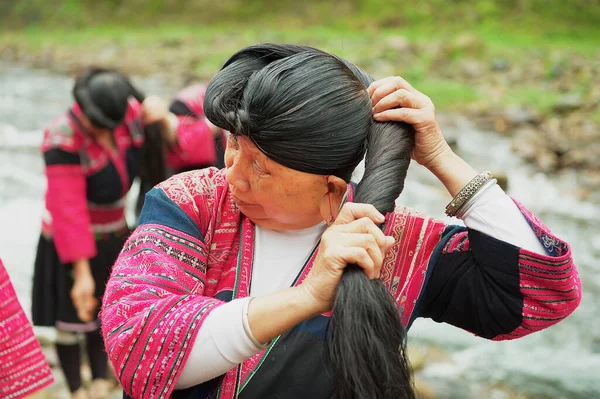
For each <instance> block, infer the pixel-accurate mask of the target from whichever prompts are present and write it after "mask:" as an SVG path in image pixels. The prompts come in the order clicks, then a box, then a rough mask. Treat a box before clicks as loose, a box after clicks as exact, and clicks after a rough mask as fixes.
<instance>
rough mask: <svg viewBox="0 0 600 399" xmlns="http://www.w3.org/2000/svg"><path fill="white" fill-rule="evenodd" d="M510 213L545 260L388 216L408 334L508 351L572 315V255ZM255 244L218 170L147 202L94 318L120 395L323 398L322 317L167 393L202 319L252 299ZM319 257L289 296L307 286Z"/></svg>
mask: <svg viewBox="0 0 600 399" xmlns="http://www.w3.org/2000/svg"><path fill="white" fill-rule="evenodd" d="M349 189H350V192H352V186H350V187H349ZM349 200H350V201H351V200H352V195H350V198H349ZM517 205H518V206H519V208H520V209H521V211H522V213H523V215H524V216H525V217H526V218H527V220H528V221H529V223H530V224H531V226H532V227H533V229H534V231H535V233H536V235H537V236H538V237H539V238H540V241H541V242H542V244H544V246H545V249H546V251H547V252H548V255H540V254H535V253H533V252H531V251H527V250H524V249H521V248H518V247H515V246H514V245H511V244H508V243H505V242H503V241H499V240H496V239H494V238H492V237H489V236H487V235H485V234H483V233H480V232H478V231H476V230H468V229H466V228H464V227H460V226H448V225H446V224H444V223H443V222H441V221H439V220H435V219H432V218H430V217H427V216H426V215H422V214H420V213H418V212H415V211H413V210H411V209H408V208H405V207H398V208H397V209H396V210H395V211H394V212H393V213H390V214H388V215H387V222H386V234H388V235H392V236H394V237H395V239H396V245H395V246H394V247H393V249H392V250H390V251H389V252H388V254H387V256H386V258H385V261H384V266H383V269H382V276H381V279H382V281H383V282H384V284H385V285H386V286H387V288H388V290H389V291H390V293H391V294H392V296H393V297H394V298H395V299H396V301H397V303H398V309H399V311H400V314H401V318H402V321H403V322H404V324H405V325H407V326H410V324H411V322H412V321H413V320H414V319H415V318H417V317H430V318H432V319H434V320H436V321H439V322H447V323H451V324H453V325H456V326H458V327H460V328H463V329H466V330H468V331H471V332H473V333H475V334H477V335H479V336H482V337H485V338H489V339H494V340H502V339H512V338H518V337H520V336H523V335H526V334H529V333H532V332H535V331H539V330H541V329H543V328H546V327H548V326H550V325H552V324H555V323H557V322H558V321H560V320H562V319H563V318H565V317H566V316H567V315H568V314H570V313H571V312H572V311H573V310H574V309H575V308H576V307H577V305H578V303H579V301H580V295H581V284H580V281H579V277H578V274H577V271H576V269H575V267H574V265H573V261H572V258H571V253H570V248H569V246H568V244H567V243H565V242H564V241H562V240H560V239H558V238H556V237H555V236H553V235H552V234H551V233H550V231H549V230H548V229H547V228H546V227H545V226H544V225H542V224H541V223H540V222H539V221H538V220H537V219H536V218H535V217H534V216H533V215H531V214H530V213H529V212H528V211H527V210H526V209H524V208H523V207H522V206H520V205H519V204H517ZM254 231H255V230H254V226H253V224H252V222H251V221H250V220H249V219H247V218H246V217H244V216H243V215H242V214H241V213H240V212H239V210H238V209H237V208H236V207H235V205H234V202H233V200H232V197H231V193H230V192H229V189H228V185H227V183H226V181H225V176H224V171H219V170H217V169H214V168H212V169H205V170H201V171H193V172H189V173H184V174H181V175H177V176H174V177H173V178H171V179H169V180H168V181H166V182H165V183H163V184H161V185H160V186H158V187H157V188H155V189H153V190H152V191H151V192H150V193H149V194H148V196H147V199H146V205H145V207H144V211H143V212H142V215H141V217H140V222H139V227H138V228H137V229H136V231H135V232H134V233H133V235H132V236H131V237H130V238H129V240H128V242H127V244H126V245H125V247H124V249H123V252H122V253H121V255H120V257H119V259H118V260H117V263H116V264H115V267H114V269H113V272H112V276H111V278H110V280H109V283H108V286H107V290H106V295H105V297H104V301H103V311H102V312H103V313H102V321H103V327H102V328H103V334H104V337H105V340H106V346H107V352H108V354H109V358H110V360H111V361H112V363H113V365H114V367H115V370H116V372H117V375H118V376H119V379H120V381H121V383H122V385H123V388H124V390H125V392H126V393H127V394H128V395H130V396H131V397H133V398H169V397H177V398H179V397H189V398H192V397H193V398H234V397H240V398H257V397H275V396H277V397H286V398H306V397H311V398H329V397H331V395H332V393H333V381H331V380H330V377H329V374H328V373H327V372H326V369H325V368H326V367H327V365H326V360H325V359H326V357H325V350H326V347H325V342H326V339H327V335H326V326H327V322H328V319H329V318H328V316H327V315H320V316H317V317H315V318H313V319H310V320H307V321H304V322H302V323H300V324H299V325H298V326H296V327H294V328H293V329H292V330H290V331H288V332H286V333H285V334H283V335H281V336H279V337H277V338H276V339H274V340H273V342H272V343H271V345H270V346H269V347H268V348H267V349H265V350H263V351H261V352H260V353H258V354H256V355H255V356H253V357H251V358H249V359H248V360H246V361H244V362H243V363H241V364H240V365H238V366H236V367H234V368H233V369H231V370H229V371H228V372H227V373H226V374H225V375H223V376H222V377H220V378H217V379H215V380H212V381H208V382H206V383H204V384H201V385H199V386H196V387H194V388H192V389H189V390H187V391H174V385H175V382H176V381H177V379H178V376H179V374H180V373H181V370H182V366H183V364H184V363H185V361H186V359H187V356H188V354H189V350H190V347H191V345H192V343H193V342H194V340H195V337H196V334H197V332H198V330H199V327H200V326H201V325H202V323H203V321H204V319H205V318H206V316H207V315H208V314H209V313H210V312H211V311H212V309H214V308H215V307H218V306H220V305H222V304H223V303H225V302H228V301H231V300H232V299H234V298H242V297H246V296H248V294H249V288H250V284H251V276H252V268H253V264H252V262H253V258H254V245H253V244H254V240H255V236H254ZM317 251H318V247H317V248H315V250H314V251H313V253H312V255H311V256H310V258H309V261H308V262H307V263H306V264H305V265H304V267H303V268H302V269H301V271H300V273H299V274H298V276H297V278H296V280H295V281H294V285H298V284H300V283H301V282H302V281H303V279H304V278H305V277H306V275H307V274H308V272H309V271H310V269H311V266H312V262H313V260H314V257H315V255H316V252H317ZM306 381H311V383H310V384H307V383H306Z"/></svg>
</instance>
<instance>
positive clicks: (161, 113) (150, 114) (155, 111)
mask: <svg viewBox="0 0 600 399" xmlns="http://www.w3.org/2000/svg"><path fill="white" fill-rule="evenodd" d="M168 117H169V108H168V107H167V103H166V102H165V101H164V100H163V99H162V98H160V97H158V96H148V97H146V99H145V100H144V102H143V103H142V120H143V122H144V125H149V124H151V123H154V122H161V123H167V119H168Z"/></svg>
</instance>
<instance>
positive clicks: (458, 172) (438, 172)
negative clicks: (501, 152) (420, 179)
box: [425, 147, 478, 197]
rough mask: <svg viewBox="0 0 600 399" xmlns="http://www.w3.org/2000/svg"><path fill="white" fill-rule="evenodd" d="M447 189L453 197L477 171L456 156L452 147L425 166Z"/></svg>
mask: <svg viewBox="0 0 600 399" xmlns="http://www.w3.org/2000/svg"><path fill="white" fill-rule="evenodd" d="M425 167H427V169H429V170H430V171H431V173H433V174H434V175H435V176H436V177H437V178H438V179H439V180H440V181H441V182H442V184H443V185H444V186H445V187H446V189H447V190H448V192H449V193H450V195H451V196H452V197H454V196H455V195H456V194H458V192H459V191H460V190H461V189H462V188H463V187H464V186H466V185H467V184H468V183H469V182H470V181H471V180H472V179H473V178H474V177H475V176H476V175H477V173H478V172H477V171H476V170H475V169H473V167H472V166H471V165H469V164H468V163H467V162H465V161H464V160H463V159H462V158H461V157H459V156H458V155H456V154H455V153H454V152H453V151H452V150H451V149H450V147H448V148H447V150H445V151H444V152H442V153H440V154H439V155H438V156H436V157H435V158H434V159H432V160H431V162H430V163H429V164H427V165H425Z"/></svg>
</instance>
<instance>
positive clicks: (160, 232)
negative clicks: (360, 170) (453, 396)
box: [102, 44, 581, 399]
mask: <svg viewBox="0 0 600 399" xmlns="http://www.w3.org/2000/svg"><path fill="white" fill-rule="evenodd" d="M204 111H205V112H206V116H207V117H208V119H209V120H210V121H211V122H212V123H214V124H215V125H217V126H219V127H221V128H223V129H225V130H227V131H229V132H230V133H231V134H230V136H229V138H228V143H227V150H226V154H225V164H226V168H225V169H222V170H218V169H216V168H208V169H204V170H195V171H191V172H186V173H182V174H179V175H176V176H174V177H172V178H170V179H169V180H167V181H165V182H163V183H161V184H160V185H158V186H157V187H155V188H154V189H152V190H151V191H150V192H149V193H148V194H147V196H146V204H145V205H144V209H143V211H142V214H141V216H140V221H139V225H138V227H137V228H136V230H135V231H134V232H133V234H132V236H131V237H130V238H129V240H128V242H127V244H126V245H125V247H124V249H123V251H122V252H121V254H120V255H119V259H118V260H117V262H116V263H115V266H114V269H113V272H112V275H111V277H110V280H109V282H108V285H107V290H106V295H105V297H104V301H103V308H102V331H103V335H104V337H105V339H106V342H107V345H106V347H107V351H108V354H109V358H110V360H111V362H112V363H113V365H114V368H115V370H116V373H117V375H118V376H119V379H120V381H121V384H122V386H123V388H124V390H125V393H126V394H127V395H128V396H130V397H133V398H136V399H138V398H171V397H173V398H197V399H199V398H221V399H230V398H231V399H233V398H249V399H251V398H298V399H304V398H311V399H318V398H323V399H325V398H331V397H336V398H342V399H346V398H352V399H354V398H359V399H372V398H373V399H375V398H377V399H382V398H383V399H398V398H402V399H412V398H414V397H415V393H414V388H413V385H412V381H411V375H410V367H409V365H408V360H407V358H406V355H405V345H406V330H407V329H408V328H409V327H410V324H411V323H412V321H414V320H415V319H416V318H417V317H428V318H432V319H434V320H436V321H438V322H446V323H450V324H452V325H455V326H457V327H460V328H463V329H465V330H468V331H470V332H472V333H474V334H477V335H479V336H481V337H484V338H488V339H493V340H505V339H515V338H519V337H522V336H524V335H527V334H530V333H533V332H535V331H539V330H542V329H544V328H546V327H549V326H551V325H553V324H555V323H557V322H559V321H560V320H562V319H564V318H565V317H567V316H568V315H569V314H570V313H571V312H572V311H573V310H574V309H575V308H576V307H577V305H578V304H579V301H580V298H581V283H580V281H579V277H578V274H577V270H576V268H575V266H574V264H573V259H572V256H571V250H570V247H569V244H568V243H566V242H565V241H563V240H561V239H559V238H557V237H555V236H554V235H552V233H551V232H550V230H549V229H548V228H547V227H546V226H544V225H543V224H542V223H541V222H540V221H539V220H538V219H537V218H536V217H535V216H533V215H532V214H531V213H530V212H529V211H528V210H527V209H525V208H524V207H523V206H522V205H520V204H519V203H517V202H516V201H513V200H512V199H511V198H510V197H508V196H507V195H506V194H505V193H504V192H503V191H502V189H501V188H500V187H499V186H498V185H497V184H496V182H495V180H494V179H493V177H492V176H491V175H490V174H489V173H487V172H483V173H478V172H477V171H475V170H474V169H473V168H472V167H471V166H470V165H468V164H467V163H466V162H465V161H464V160H462V159H461V158H460V157H458V156H457V155H456V154H455V153H453V152H452V150H451V149H450V147H449V146H448V144H447V143H446V141H445V140H444V138H443V135H442V133H441V130H440V128H439V126H438V124H437V122H436V118H435V113H434V107H433V103H432V102H431V100H430V99H429V98H428V97H426V96H425V95H423V94H422V93H420V92H419V91H418V90H416V89H415V88H413V87H412V86H411V85H410V84H409V83H408V82H406V81H405V80H404V79H402V78H399V77H390V78H386V79H381V80H378V81H375V82H373V79H372V78H371V77H370V76H369V75H367V74H366V73H365V72H364V71H362V70H361V69H359V68H358V67H356V66H354V65H352V64H350V63H349V62H347V61H345V60H343V59H340V58H339V57H336V56H334V55H331V54H328V53H326V52H323V51H320V50H317V49H313V48H309V47H303V46H293V45H274V44H265V45H256V46H251V47H248V48H245V49H242V50H240V51H239V52H237V53H236V54H234V55H233V56H232V57H231V58H230V59H229V60H228V61H227V63H226V64H225V66H224V67H223V69H221V71H220V72H218V73H217V74H216V75H215V77H214V78H213V79H212V80H211V82H210V84H209V86H208V89H207V92H206V97H205V102H204ZM365 153H366V158H365V174H364V176H363V178H362V180H361V182H360V183H359V184H358V185H356V184H353V183H351V182H350V177H351V175H352V172H353V171H354V169H355V168H356V166H357V165H358V164H359V162H360V161H361V160H362V159H363V156H365ZM411 155H412V156H413V158H414V160H415V161H416V162H418V163H419V164H421V165H423V166H424V167H426V168H427V169H428V170H430V171H431V172H432V173H434V174H435V176H436V177H438V179H439V180H440V181H441V183H442V184H444V186H445V187H446V188H447V190H448V192H449V193H450V194H451V195H452V196H453V197H454V199H453V200H452V201H451V203H450V204H449V205H448V207H447V214H448V215H450V216H457V217H460V218H461V219H463V221H464V223H465V225H466V227H462V226H452V225H447V224H445V223H444V222H442V221H439V220H436V219H434V218H431V217H428V216H427V215H423V214H421V213H419V212H417V211H414V210H411V209H408V208H406V207H404V206H400V205H398V206H396V204H395V200H396V198H397V197H398V195H399V194H400V192H401V191H402V189H403V186H404V180H405V177H406V173H407V169H408V165H409V162H410V158H411Z"/></svg>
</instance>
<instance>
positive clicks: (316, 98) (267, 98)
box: [204, 44, 414, 399]
mask: <svg viewBox="0 0 600 399" xmlns="http://www.w3.org/2000/svg"><path fill="white" fill-rule="evenodd" d="M372 81H373V79H372V78H371V77H370V76H369V75H368V74H366V73H365V72H364V71H362V70H361V69H360V68H358V67H356V66H355V65H352V64H351V63H349V62H347V61H345V60H343V59H341V58H339V57H336V56H334V55H331V54H328V53H326V52H323V51H320V50H317V49H314V48H310V47H305V46H295V45H276V44H264V45H256V46H251V47H248V48H245V49H243V50H240V51H239V52H237V53H236V54H234V55H233V56H232V57H231V58H230V59H229V60H228V61H227V62H226V63H225V66H224V67H223V69H221V71H220V72H219V73H217V74H216V75H215V76H214V77H213V79H212V80H211V82H210V84H209V86H208V88H207V91H206V96H205V100H204V111H205V114H206V116H207V118H208V119H209V120H210V121H211V122H212V123H214V124H215V125H217V126H219V127H221V128H223V129H226V130H229V131H230V132H231V133H232V134H234V135H243V136H247V137H248V138H249V139H250V140H252V141H253V142H254V143H255V144H256V145H257V147H258V148H259V149H260V150H261V151H263V152H264V153H265V154H266V155H267V156H268V157H269V158H271V159H272V160H274V161H276V162H278V163H280V164H282V165H284V166H287V167H289V168H292V169H295V170H299V171H302V172H307V173H314V174H319V175H335V176H338V177H340V178H342V179H344V180H345V181H346V182H348V181H349V180H350V176H351V175H352V172H353V171H354V169H355V168H356V166H357V165H358V164H359V162H360V161H361V160H362V159H363V157H364V156H365V153H366V159H365V173H364V176H363V179H362V181H361V182H360V184H359V185H358V186H357V189H356V195H355V201H356V202H362V203H370V204H372V205H374V206H375V207H376V208H377V209H378V210H379V211H380V212H382V213H384V214H385V213H388V212H391V211H392V210H393V208H394V203H395V199H396V198H397V197H398V195H399V194H400V192H401V191H402V189H403V187H404V180H405V178H406V171H407V169H408V164H409V162H410V151H411V149H412V147H413V140H414V139H413V132H412V129H411V128H410V126H408V125H405V124H399V123H377V122H374V120H373V115H372V110H371V102H370V99H369V96H368V94H367V92H366V88H367V87H368V85H369V84H370V83H371V82H372ZM330 327H331V333H332V337H331V343H330V344H329V349H330V350H329V353H330V361H331V367H332V370H333V376H334V378H335V394H336V396H337V397H339V398H384V399H385V398H414V389H413V384H412V380H411V373H410V367H409V363H408V360H407V357H406V352H405V349H406V330H405V328H404V326H403V325H402V323H401V321H400V317H399V313H398V309H397V308H396V304H395V301H394V300H393V298H392V297H391V295H390V294H389V292H388V291H387V289H386V288H385V286H384V285H383V283H382V282H381V281H380V280H369V279H368V278H367V277H366V276H365V274H364V273H363V272H362V270H361V269H360V268H359V267H358V266H356V265H349V266H348V267H347V268H346V270H345V272H344V275H343V277H342V280H341V282H340V284H339V286H338V290H337V295H336V298H335V302H334V306H333V315H332V317H331V321H330Z"/></svg>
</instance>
